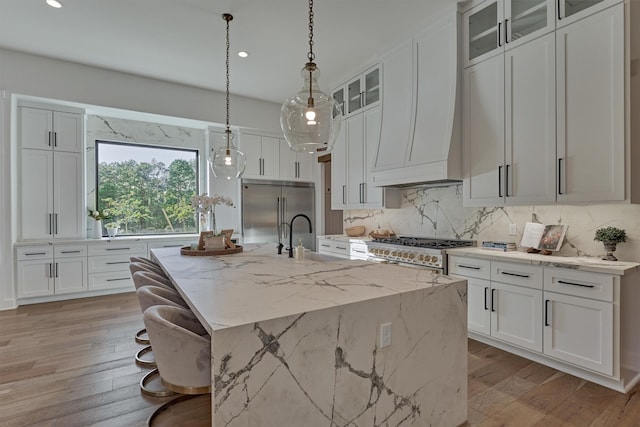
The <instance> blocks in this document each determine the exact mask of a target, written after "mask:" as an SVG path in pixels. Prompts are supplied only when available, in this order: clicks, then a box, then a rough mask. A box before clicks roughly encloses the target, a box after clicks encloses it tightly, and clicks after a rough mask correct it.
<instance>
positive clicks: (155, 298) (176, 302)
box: [136, 285, 207, 397]
mask: <svg viewBox="0 0 640 427" xmlns="http://www.w3.org/2000/svg"><path fill="white" fill-rule="evenodd" d="M136 295H137V297H138V302H139V303H140V308H141V309H142V312H143V313H144V312H145V311H146V310H147V309H148V308H149V307H153V306H156V305H166V306H170V307H179V308H183V309H186V310H189V308H188V307H187V305H186V303H185V301H184V300H183V299H182V298H181V297H180V295H178V294H177V293H175V292H173V291H170V290H168V289H165V288H160V287H158V286H152V285H148V286H141V287H139V288H138V290H137V291H136ZM198 325H199V324H198ZM194 332H196V333H198V334H199V335H204V334H206V333H207V331H206V330H205V329H204V328H203V327H202V326H199V328H194ZM151 351H152V347H151V346H147V347H145V348H143V349H142V350H140V351H138V353H136V363H137V364H138V365H139V366H142V367H145V368H156V362H155V361H149V360H148V359H144V358H143V357H142V356H143V355H145V354H147V353H149V352H151ZM154 355H155V354H154ZM156 376H158V369H157V368H156V369H153V370H152V371H150V372H148V373H147V374H146V375H145V376H144V377H142V379H141V380H140V391H142V393H143V394H146V395H148V396H153V397H163V396H169V395H171V394H173V392H171V391H167V390H160V391H153V390H151V389H150V388H148V387H147V384H148V383H149V382H151V381H152V380H153V379H154V378H155V377H156Z"/></svg>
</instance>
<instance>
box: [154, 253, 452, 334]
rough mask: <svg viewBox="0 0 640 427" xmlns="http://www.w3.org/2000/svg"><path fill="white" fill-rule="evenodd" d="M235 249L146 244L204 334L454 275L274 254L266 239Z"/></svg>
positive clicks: (429, 283)
mask: <svg viewBox="0 0 640 427" xmlns="http://www.w3.org/2000/svg"><path fill="white" fill-rule="evenodd" d="M243 249H244V251H243V252H241V253H238V254H232V255H222V256H184V255H180V251H179V250H178V249H177V248H163V249H152V250H151V253H152V255H153V256H154V257H155V258H156V259H157V261H159V262H160V264H162V266H163V268H164V270H165V271H166V273H167V274H168V275H169V276H170V277H171V279H172V280H173V281H174V283H175V284H176V285H177V288H178V290H179V291H180V293H181V294H182V296H183V297H184V298H185V300H187V302H188V303H189V305H190V306H191V308H192V309H193V310H194V312H195V313H196V315H197V316H198V318H199V319H200V321H201V322H202V323H203V324H204V325H205V326H208V329H209V333H213V332H215V331H216V330H221V329H225V328H230V327H235V326H241V325H246V324H252V323H255V322H262V321H265V320H270V319H276V318H281V317H284V316H289V315H296V314H301V313H305V312H310V311H315V310H321V309H325V308H330V307H337V306H341V305H345V304H350V303H355V302H359V301H365V300H371V299H375V298H382V297H386V296H391V295H398V294H402V293H404V292H410V291H415V290H420V289H429V288H432V287H434V286H441V285H442V286H449V285H452V284H458V283H460V281H461V279H459V278H453V277H449V276H442V275H438V274H437V273H435V272H432V271H431V270H428V269H416V268H410V267H403V266H397V265H389V264H378V263H372V262H368V261H359V260H345V259H340V258H333V257H322V256H321V257H317V256H316V254H315V253H313V252H306V253H305V259H304V260H295V259H293V258H288V257H287V256H286V255H284V254H283V255H277V254H276V251H275V249H274V247H273V245H272V244H251V245H245V246H244V248H243Z"/></svg>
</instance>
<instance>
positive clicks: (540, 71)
mask: <svg viewBox="0 0 640 427" xmlns="http://www.w3.org/2000/svg"><path fill="white" fill-rule="evenodd" d="M464 76H465V78H464V90H465V95H464V107H463V109H464V113H463V114H464V130H463V139H464V156H463V158H464V161H465V171H466V172H465V188H464V199H465V200H464V201H465V205H466V206H501V205H525V204H532V205H534V204H545V203H554V202H555V199H556V194H555V190H556V187H555V183H556V170H555V152H556V145H555V142H556V138H555V124H556V121H555V117H556V111H555V38H554V34H548V35H545V36H543V37H540V38H538V39H535V40H533V41H530V42H528V43H525V44H522V45H521V46H519V47H517V48H516V49H511V50H509V51H507V52H506V53H505V54H504V55H497V56H494V57H492V58H490V59H487V60H485V61H484V62H481V63H479V64H476V65H474V66H473V67H470V68H467V69H466V70H465V72H464Z"/></svg>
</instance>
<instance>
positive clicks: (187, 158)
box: [96, 140, 198, 235]
mask: <svg viewBox="0 0 640 427" xmlns="http://www.w3.org/2000/svg"><path fill="white" fill-rule="evenodd" d="M194 194H198V151H197V150H189V149H182V148H180V149H179V148H168V147H158V146H149V145H139V144H128V143H122V142H110V141H98V140H96V202H97V203H96V206H97V208H98V209H100V210H101V211H102V210H104V211H105V213H106V214H107V216H108V219H107V220H105V221H104V222H103V223H105V224H109V223H111V222H114V223H116V224H117V225H118V227H119V228H120V231H119V234H125V235H137V234H178V233H196V232H197V231H198V229H197V223H196V219H195V213H194V210H193V208H192V207H191V196H193V195H194Z"/></svg>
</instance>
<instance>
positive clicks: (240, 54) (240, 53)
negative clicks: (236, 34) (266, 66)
mask: <svg viewBox="0 0 640 427" xmlns="http://www.w3.org/2000/svg"><path fill="white" fill-rule="evenodd" d="M238 56H239V57H240V58H246V57H247V56H249V52H247V51H244V50H241V51H240V52H238Z"/></svg>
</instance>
